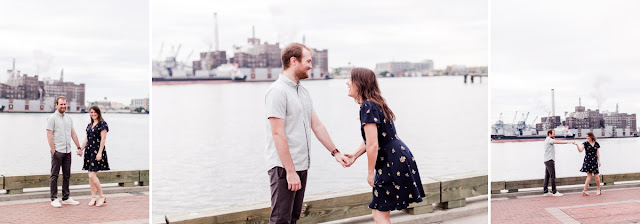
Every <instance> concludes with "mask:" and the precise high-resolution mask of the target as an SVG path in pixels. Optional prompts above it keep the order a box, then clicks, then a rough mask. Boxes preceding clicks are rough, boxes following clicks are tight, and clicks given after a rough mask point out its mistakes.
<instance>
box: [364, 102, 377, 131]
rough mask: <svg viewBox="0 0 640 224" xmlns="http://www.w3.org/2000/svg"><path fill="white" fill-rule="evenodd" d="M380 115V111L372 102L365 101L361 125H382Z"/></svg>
mask: <svg viewBox="0 0 640 224" xmlns="http://www.w3.org/2000/svg"><path fill="white" fill-rule="evenodd" d="M380 115H381V112H380V111H379V110H378V106H376V105H375V104H374V103H372V102H371V101H364V103H362V106H360V123H362V125H364V124H369V123H375V124H380V119H381V117H380Z"/></svg>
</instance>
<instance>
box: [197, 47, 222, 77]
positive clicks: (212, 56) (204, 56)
mask: <svg viewBox="0 0 640 224" xmlns="http://www.w3.org/2000/svg"><path fill="white" fill-rule="evenodd" d="M226 63H227V52H226V51H211V52H200V60H198V61H193V64H192V65H193V74H195V73H196V71H197V70H211V69H214V68H217V67H218V66H220V65H223V64H226Z"/></svg>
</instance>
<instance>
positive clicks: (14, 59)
mask: <svg viewBox="0 0 640 224" xmlns="http://www.w3.org/2000/svg"><path fill="white" fill-rule="evenodd" d="M11 71H12V72H15V71H16V58H13V67H12V68H11Z"/></svg>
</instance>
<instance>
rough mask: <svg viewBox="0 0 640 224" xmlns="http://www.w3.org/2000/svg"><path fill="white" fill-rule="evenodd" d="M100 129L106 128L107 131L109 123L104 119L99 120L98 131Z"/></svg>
mask: <svg viewBox="0 0 640 224" xmlns="http://www.w3.org/2000/svg"><path fill="white" fill-rule="evenodd" d="M102 130H107V132H109V125H108V124H107V122H106V121H104V120H102V121H100V131H102Z"/></svg>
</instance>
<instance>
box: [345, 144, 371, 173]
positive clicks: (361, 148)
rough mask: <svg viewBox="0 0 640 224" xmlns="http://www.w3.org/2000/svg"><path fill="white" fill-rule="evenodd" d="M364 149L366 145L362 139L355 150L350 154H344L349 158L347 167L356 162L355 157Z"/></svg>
mask: <svg viewBox="0 0 640 224" xmlns="http://www.w3.org/2000/svg"><path fill="white" fill-rule="evenodd" d="M366 150H367V148H366V145H365V144H364V141H362V143H360V146H358V148H357V149H356V151H355V152H353V154H350V153H346V154H344V156H346V157H347V158H349V160H350V161H349V164H347V167H350V166H351V165H353V163H355V162H356V159H358V157H360V156H361V155H362V154H364V153H365V152H366Z"/></svg>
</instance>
